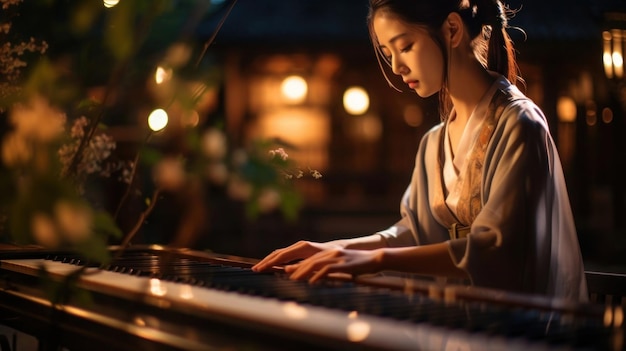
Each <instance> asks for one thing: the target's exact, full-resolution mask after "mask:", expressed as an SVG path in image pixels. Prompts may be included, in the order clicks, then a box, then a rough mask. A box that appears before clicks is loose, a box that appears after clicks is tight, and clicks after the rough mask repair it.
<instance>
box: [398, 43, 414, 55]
mask: <svg viewBox="0 0 626 351" xmlns="http://www.w3.org/2000/svg"><path fill="white" fill-rule="evenodd" d="M412 48H413V44H412V43H411V44H409V45H407V46H405V47H404V48H402V49H401V50H400V52H401V53H405V52H409V51H411V49H412Z"/></svg>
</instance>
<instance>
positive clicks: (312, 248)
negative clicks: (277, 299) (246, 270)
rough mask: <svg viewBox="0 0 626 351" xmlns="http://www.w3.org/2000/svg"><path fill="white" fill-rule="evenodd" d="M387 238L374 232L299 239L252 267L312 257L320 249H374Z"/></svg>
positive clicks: (262, 266)
mask: <svg viewBox="0 0 626 351" xmlns="http://www.w3.org/2000/svg"><path fill="white" fill-rule="evenodd" d="M385 246H386V244H385V240H384V239H383V237H382V236H381V235H379V234H372V235H368V236H364V237H359V238H352V239H339V240H332V241H328V242H325V243H317V242H312V241H298V242H297V243H295V244H293V245H290V246H288V247H285V248H282V249H278V250H274V251H273V252H272V253H270V254H269V255H267V256H266V257H265V258H263V259H262V260H261V261H260V262H258V263H257V264H256V265H254V266H253V267H252V270H254V271H257V272H260V271H265V270H268V269H270V268H272V267H273V266H275V265H281V264H285V263H288V262H292V261H295V260H299V259H304V258H307V257H310V256H312V255H314V254H316V253H318V252H320V251H324V250H329V249H353V250H373V249H378V248H381V247H385Z"/></svg>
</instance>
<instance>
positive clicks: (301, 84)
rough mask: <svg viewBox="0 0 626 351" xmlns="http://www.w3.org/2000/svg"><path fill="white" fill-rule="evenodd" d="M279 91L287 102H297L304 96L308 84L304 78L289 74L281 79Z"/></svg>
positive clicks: (301, 100) (302, 99)
mask: <svg viewBox="0 0 626 351" xmlns="http://www.w3.org/2000/svg"><path fill="white" fill-rule="evenodd" d="M280 91H281V93H282V94H283V96H284V97H285V98H286V99H287V100H288V101H289V102H291V103H294V104H299V103H301V102H303V101H304V99H305V98H306V93H307V91H308V86H307V83H306V80H304V78H302V77H300V76H289V77H287V78H285V80H283V82H282V84H281V85H280Z"/></svg>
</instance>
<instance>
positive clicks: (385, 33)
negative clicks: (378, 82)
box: [373, 12, 444, 97]
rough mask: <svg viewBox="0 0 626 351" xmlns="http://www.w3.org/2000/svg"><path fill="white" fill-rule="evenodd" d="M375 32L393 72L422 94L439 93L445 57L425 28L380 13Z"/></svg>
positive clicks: (376, 19)
mask: <svg viewBox="0 0 626 351" xmlns="http://www.w3.org/2000/svg"><path fill="white" fill-rule="evenodd" d="M373 27H374V33H375V34H376V38H377V39H378V43H379V45H380V48H381V50H382V52H383V53H384V55H385V56H386V57H387V59H388V60H389V62H391V68H392V71H393V73H394V74H397V75H399V76H401V77H402V80H403V81H404V82H405V83H406V84H407V85H408V86H409V88H410V89H412V90H415V92H416V93H417V94H418V95H419V96H421V97H429V96H432V95H433V94H435V93H437V92H438V91H439V90H440V89H441V87H442V84H443V69H444V60H443V54H442V52H441V50H440V48H439V46H438V45H437V44H436V43H435V41H434V40H433V39H432V38H431V37H430V35H429V34H428V32H427V31H426V29H423V28H416V27H414V26H408V25H406V24H405V23H404V22H402V21H400V20H398V19H397V18H395V17H393V16H389V15H387V14H384V13H380V12H379V13H378V14H376V15H375V16H374V21H373Z"/></svg>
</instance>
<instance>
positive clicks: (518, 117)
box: [498, 85, 549, 132]
mask: <svg viewBox="0 0 626 351" xmlns="http://www.w3.org/2000/svg"><path fill="white" fill-rule="evenodd" d="M502 92H503V93H504V95H505V96H506V99H504V100H502V101H501V104H502V106H501V107H502V108H503V110H502V115H501V116H500V121H499V123H498V124H499V125H500V126H501V127H504V128H506V129H511V130H518V131H526V132H530V131H532V130H535V131H542V132H549V127H548V121H547V119H546V117H545V114H544V112H543V111H542V110H541V108H539V106H537V104H535V102H533V101H532V100H531V99H530V98H528V97H527V96H526V95H524V94H523V93H522V92H521V91H520V90H519V89H518V88H517V87H515V86H513V85H511V86H509V87H507V88H506V89H503V90H502Z"/></svg>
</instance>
